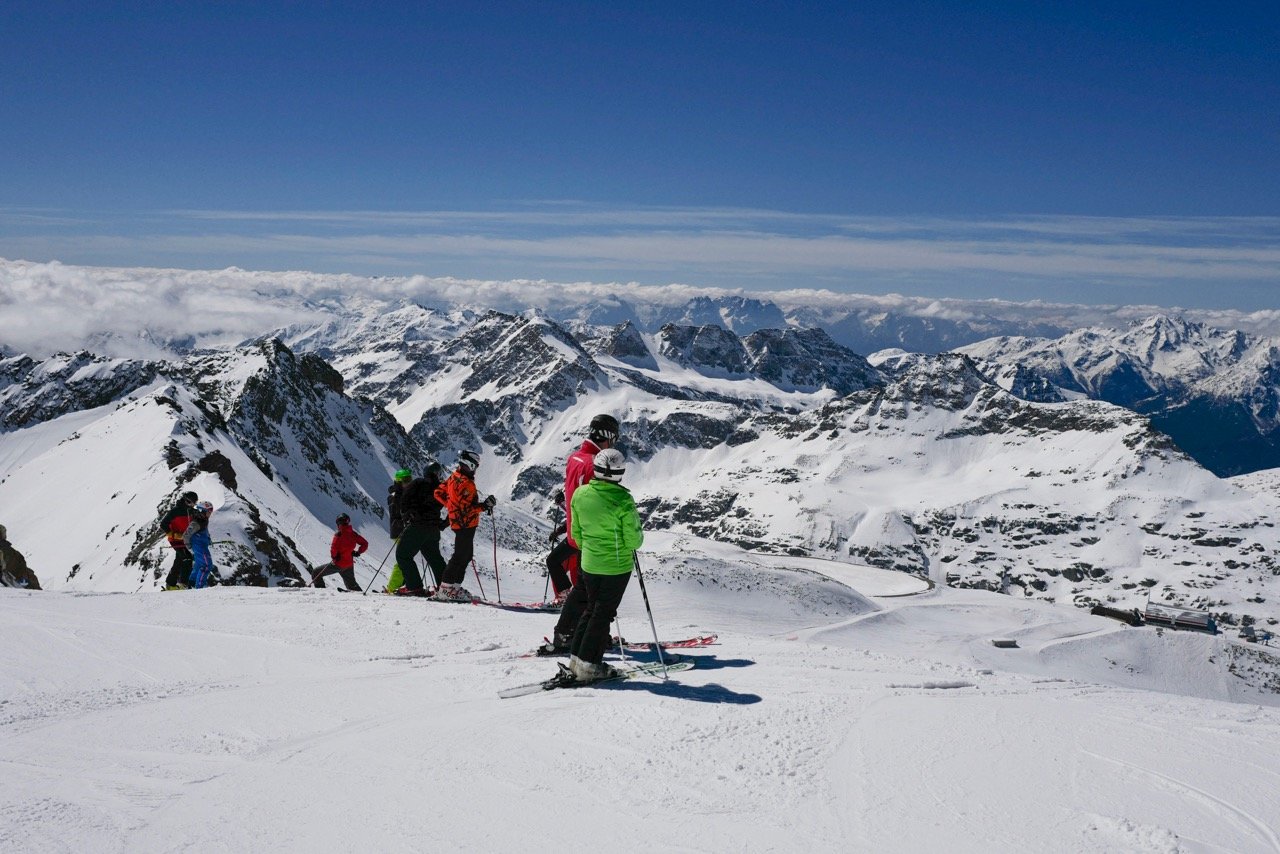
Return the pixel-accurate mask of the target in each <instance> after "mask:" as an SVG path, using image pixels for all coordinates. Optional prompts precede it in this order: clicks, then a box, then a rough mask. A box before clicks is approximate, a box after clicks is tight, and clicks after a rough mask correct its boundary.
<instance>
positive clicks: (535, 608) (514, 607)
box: [471, 599, 560, 614]
mask: <svg viewBox="0 0 1280 854" xmlns="http://www.w3.org/2000/svg"><path fill="white" fill-rule="evenodd" d="M471 602H472V604H474V605H488V606H489V607H490V608H499V609H501V610H503V611H519V612H522V613H548V614H559V613H560V605H558V604H556V603H555V602H490V601H489V600H488V599H473V600H471Z"/></svg>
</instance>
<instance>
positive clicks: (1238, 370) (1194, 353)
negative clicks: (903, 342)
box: [961, 315, 1280, 476]
mask: <svg viewBox="0 0 1280 854" xmlns="http://www.w3.org/2000/svg"><path fill="white" fill-rule="evenodd" d="M961 352H964V353H967V354H968V355H970V356H972V357H973V358H974V359H977V360H979V361H981V362H987V363H991V364H993V365H995V366H998V368H992V370H993V372H1003V376H1004V377H1005V379H1002V380H1001V383H1002V385H1004V386H1005V387H1006V388H1009V389H1010V390H1012V391H1014V392H1015V393H1018V394H1027V393H1028V392H1027V391H1026V390H1024V389H1022V388H1016V387H1015V386H1014V385H1013V382H1014V381H1013V379H1012V377H1013V375H1011V374H1009V372H1010V371H1013V372H1016V375H1017V376H1019V377H1022V378H1023V381H1024V382H1025V380H1026V378H1027V377H1028V376H1034V377H1035V378H1037V380H1038V382H1039V384H1038V385H1034V384H1033V386H1032V388H1031V389H1030V394H1031V399H1044V395H1046V394H1049V395H1052V394H1053V393H1054V392H1052V391H1050V390H1047V389H1046V388H1045V385H1044V384H1045V383H1048V384H1050V385H1052V386H1054V387H1056V389H1057V390H1058V391H1059V392H1062V393H1065V394H1067V395H1085V396H1088V397H1091V398H1094V399H1098V400H1106V401H1109V402H1111V403H1115V404H1118V405H1120V406H1124V407H1126V408H1129V409H1132V410H1134V411H1135V412H1140V413H1142V414H1144V415H1147V416H1149V417H1150V418H1151V420H1152V422H1153V423H1154V424H1155V425H1156V426H1157V427H1158V428H1159V429H1161V430H1163V431H1165V432H1166V433H1168V434H1169V435H1171V436H1172V437H1173V438H1174V439H1175V440H1176V441H1177V442H1178V444H1179V446H1180V447H1182V448H1183V449H1184V450H1185V451H1187V453H1189V454H1191V455H1192V456H1193V457H1195V458H1196V459H1197V460H1199V461H1200V462H1201V463H1202V464H1203V465H1204V466H1205V467H1207V468H1209V469H1210V470H1212V471H1214V472H1216V473H1217V474H1219V475H1221V476H1227V475H1233V474H1239V473H1242V472H1248V471H1254V470H1257V469H1262V468H1274V467H1277V466H1280V344H1278V342H1277V341H1276V340H1275V339H1271V338H1259V337H1255V336H1252V335H1248V334H1246V333H1244V332H1241V331H1237V330H1231V331H1225V330H1221V329H1215V328H1212V327H1209V326H1206V325H1204V324H1200V323H1192V322H1189V321H1187V320H1185V319H1181V318H1175V317H1169V316H1166V315H1155V316H1152V317H1149V318H1147V319H1146V320H1144V321H1141V322H1135V323H1134V324H1133V325H1131V326H1130V327H1129V328H1128V329H1124V330H1114V329H1107V328H1089V329H1080V330H1076V331H1074V332H1072V333H1070V334H1068V335H1065V336H1063V337H1061V338H1057V339H1043V338H1026V337H1013V338H993V339H991V340H988V341H983V342H981V343H977V344H972V345H969V346H966V347H963V348H961Z"/></svg>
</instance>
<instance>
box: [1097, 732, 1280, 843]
mask: <svg viewBox="0 0 1280 854" xmlns="http://www.w3.org/2000/svg"><path fill="white" fill-rule="evenodd" d="M1086 753H1087V754H1088V755H1089V756H1092V757H1093V758H1095V759H1097V760H1100V761H1102V762H1110V763H1113V764H1115V765H1118V766H1121V767H1123V768H1126V769H1128V770H1130V771H1132V772H1136V773H1138V774H1142V775H1146V776H1148V777H1151V778H1152V779H1154V780H1157V781H1158V782H1160V783H1161V784H1162V785H1164V786H1165V787H1167V788H1168V789H1170V790H1172V791H1174V792H1175V793H1177V794H1179V795H1181V796H1182V797H1185V798H1188V799H1190V800H1194V801H1198V802H1199V803H1200V804H1202V805H1203V806H1205V807H1206V808H1207V809H1208V810H1210V811H1213V812H1221V813H1226V814H1227V815H1229V816H1232V817H1233V818H1234V819H1235V820H1236V821H1237V822H1238V823H1239V824H1241V825H1242V826H1243V827H1244V828H1245V829H1246V830H1251V831H1252V832H1253V833H1254V834H1255V835H1257V836H1258V837H1259V838H1260V839H1261V840H1262V841H1264V842H1265V843H1266V844H1267V845H1268V846H1269V847H1270V849H1271V850H1272V851H1274V852H1280V836H1277V834H1276V831H1275V830H1273V829H1272V828H1271V827H1270V826H1269V825H1268V824H1267V823H1266V822H1265V821H1263V820H1261V819H1259V818H1258V817H1257V816H1255V815H1254V814H1253V813H1252V812H1250V811H1249V810H1246V809H1244V808H1243V807H1241V806H1239V805H1238V804H1235V803H1232V802H1231V801H1229V800H1227V799H1225V798H1220V797H1218V796H1217V795H1214V794H1212V793H1211V792H1208V791H1205V790H1204V789H1202V788H1200V787H1198V786H1193V785H1192V784H1190V783H1188V782H1186V781H1185V780H1179V779H1177V778H1175V777H1173V776H1171V775H1169V774H1165V773H1162V772H1160V771H1156V770H1155V769H1153V768H1147V767H1145V766H1143V765H1138V764H1137V763H1134V762H1126V761H1124V760H1122V759H1117V758H1115V757H1114V756H1103V755H1101V754H1098V753H1091V752H1088V751H1086Z"/></svg>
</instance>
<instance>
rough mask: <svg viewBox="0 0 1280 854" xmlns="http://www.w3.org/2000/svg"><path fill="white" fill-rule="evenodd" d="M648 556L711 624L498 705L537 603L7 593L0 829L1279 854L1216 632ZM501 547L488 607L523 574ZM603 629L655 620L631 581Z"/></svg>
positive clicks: (868, 574) (1261, 715)
mask: <svg viewBox="0 0 1280 854" xmlns="http://www.w3.org/2000/svg"><path fill="white" fill-rule="evenodd" d="M647 546H649V547H651V548H652V549H654V551H653V552H646V553H644V554H642V562H643V566H644V568H645V582H646V587H647V590H648V594H649V599H650V601H651V603H652V607H653V613H654V617H655V620H656V622H657V626H658V631H659V633H660V634H661V635H662V636H664V637H683V636H687V635H690V634H695V633H705V632H718V633H719V635H720V639H719V644H718V645H715V646H711V647H707V648H704V649H701V650H697V651H694V652H692V653H690V655H691V657H694V658H696V659H697V662H698V665H697V667H696V668H695V669H694V670H692V671H688V672H685V673H681V674H678V675H673V676H672V678H671V680H670V681H669V682H666V683H664V682H662V681H661V680H657V679H650V680H637V681H633V682H623V683H614V684H613V685H610V686H607V687H599V688H594V689H580V690H576V691H558V692H551V693H547V694H536V695H532V696H527V697H522V698H517V699H510V700H500V699H498V696H497V692H498V691H499V690H501V689H503V688H507V687H511V686H513V685H518V684H522V683H526V682H530V681H534V680H537V679H540V678H543V677H545V676H548V675H550V673H551V672H552V671H553V670H554V666H553V665H552V664H551V663H550V662H548V661H545V660H540V659H536V658H521V657H518V656H519V653H520V652H522V651H525V650H527V649H530V648H532V647H533V646H534V645H535V644H536V643H537V642H538V641H539V639H540V638H541V636H543V635H545V634H547V633H549V632H550V630H551V626H552V623H553V620H554V617H553V616H551V615H547V614H528V613H514V612H508V611H502V610H498V609H493V608H486V607H480V606H467V605H444V604H436V603H430V602H424V601H418V600H409V601H406V600H403V599H395V598H391V597H386V596H378V595H370V596H368V597H363V596H360V595H359V594H348V593H339V592H338V591H336V590H333V589H328V590H309V589H301V590H288V589H280V588H271V589H262V588H212V589H207V590H203V591H188V592H180V593H141V594H77V593H71V592H54V593H48V592H46V593H34V592H25V591H16V590H8V589H4V590H0V648H3V649H4V650H6V651H7V654H6V655H5V656H3V657H2V658H0V734H2V735H0V764H3V767H4V773H3V774H2V775H0V850H4V851H24V852H27V851H129V852H147V851H177V850H188V851H246V850H261V851H265V850H272V851H280V850H283V851H357V850H358V851H422V850H437V851H438V850H448V851H460V850H467V851H566V850H581V849H582V847H583V846H584V844H585V841H586V840H592V841H595V840H599V841H600V842H599V845H600V847H601V848H604V849H606V850H611V851H653V850H680V851H717V852H718V851H797V850H814V851H819V850H822V851H872V850H876V851H924V850H928V851H949V852H950V851H983V852H989V851H1011V852H1012V851H1050V852H1052V851H1072V852H1075V851H1160V852H1174V851H1190V852H1213V851H1235V852H1255V851H1257V852H1262V851H1276V850H1280V832H1278V831H1277V828H1280V799H1277V798H1276V797H1275V791H1276V783H1277V778H1278V777H1280V708H1277V705H1278V703H1280V697H1278V696H1277V695H1276V694H1273V693H1266V692H1263V691H1260V690H1258V689H1255V688H1253V687H1251V686H1250V685H1249V684H1248V683H1247V682H1245V681H1244V680H1242V679H1239V678H1237V677H1235V676H1232V675H1231V674H1230V673H1229V672H1227V670H1226V662H1227V660H1228V659H1229V658H1230V652H1231V643H1230V641H1228V640H1227V639H1225V638H1223V637H1222V636H1216V637H1211V636H1205V635H1198V634H1191V633H1181V632H1160V633H1157V632H1156V631H1155V630H1153V629H1149V628H1142V629H1132V628H1129V627H1127V626H1124V625H1122V624H1120V623H1116V622H1112V621H1108V620H1105V619H1102V618H1097V617H1091V616H1089V615H1087V614H1085V613H1083V612H1082V611H1080V610H1078V609H1075V608H1071V607H1067V606H1061V605H1053V604H1048V603H1044V602H1037V601H1032V600H1026V599H1021V598H1013V597H1004V596H999V595H996V594H992V593H987V592H982V591H972V590H970V591H958V590H948V589H937V590H932V591H928V592H918V591H920V589H921V588H920V587H916V591H917V592H918V595H906V596H893V597H890V596H886V597H884V598H874V596H872V595H871V594H872V593H899V594H901V593H910V592H912V591H911V590H908V589H904V588H903V586H902V585H903V584H904V583H910V581H909V580H908V581H906V582H904V581H903V580H902V579H903V576H902V574H901V573H888V572H884V571H880V570H875V569H871V568H869V567H863V568H857V567H849V566H839V567H835V568H834V569H833V571H832V573H831V574H832V575H838V576H839V577H840V578H842V579H843V580H844V581H847V582H848V583H850V584H853V585H854V587H856V588H858V590H853V589H850V588H848V587H846V586H844V585H843V584H840V583H837V582H836V581H833V580H831V579H830V578H828V577H826V576H825V575H824V574H823V572H822V570H823V569H824V568H827V569H831V568H832V567H831V566H830V565H829V564H828V565H826V567H824V564H825V563H826V562H823V561H816V560H811V559H799V560H797V559H790V558H777V559H776V560H771V559H769V558H767V557H764V556H762V555H759V554H751V555H747V554H745V553H742V552H738V551H736V550H734V549H732V547H729V546H725V545H723V544H715V543H707V542H705V541H699V540H697V539H695V538H690V537H687V536H681V537H672V536H669V535H655V536H654V537H653V538H652V541H651V542H650V543H647ZM481 551H482V555H483V551H484V550H481ZM501 560H502V561H503V577H502V582H503V593H504V597H505V598H507V599H508V600H512V599H520V600H529V599H535V600H536V599H538V598H540V597H541V594H542V591H543V589H544V586H543V585H544V581H543V579H542V578H541V577H540V576H539V575H538V574H536V572H535V571H534V570H532V569H525V568H523V566H522V561H521V560H520V559H518V558H515V556H513V555H508V554H506V553H503V555H502V557H501ZM745 561H749V562H751V563H752V564H754V565H752V566H744V565H743V564H744V562H745ZM481 563H482V564H487V563H488V561H486V560H484V559H482V560H481ZM771 564H772V565H771ZM371 572H372V567H371V565H368V564H364V563H362V564H361V566H360V570H359V575H360V577H361V579H362V580H367V579H368V578H369V576H370V573H371ZM473 581H474V579H473ZM493 581H494V579H493V577H492V573H491V572H489V573H488V576H487V577H486V578H485V579H484V583H485V587H486V589H487V590H489V592H490V595H491V596H492V595H493V592H494V591H493V584H492V582H493ZM469 586H470V585H469ZM473 589H474V588H473ZM621 626H622V629H623V632H624V634H625V635H626V636H627V637H628V638H629V639H631V640H633V641H634V640H641V639H644V638H646V637H648V636H649V635H650V629H649V624H648V619H647V617H646V616H645V611H644V608H643V598H642V597H641V595H640V591H639V590H638V589H637V585H636V583H635V582H634V581H633V582H632V589H631V590H629V592H628V594H627V598H626V600H625V601H624V603H623V609H622V613H621ZM993 638H1012V639H1015V640H1017V641H1018V647H1017V648H1016V649H998V648H996V647H994V646H992V645H991V643H990V641H991V639H993Z"/></svg>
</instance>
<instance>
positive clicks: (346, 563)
mask: <svg viewBox="0 0 1280 854" xmlns="http://www.w3.org/2000/svg"><path fill="white" fill-rule="evenodd" d="M368 550H369V541H368V540H366V539H365V538H364V537H362V536H360V535H359V534H357V533H356V529H355V528H353V527H351V526H350V525H339V526H338V533H336V534H334V535H333V543H332V544H331V545H330V546H329V557H330V559H331V560H332V561H333V565H334V566H336V567H337V568H338V569H351V567H353V566H355V564H356V558H357V557H359V556H360V555H362V554H364V553H365V552H366V551H368Z"/></svg>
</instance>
